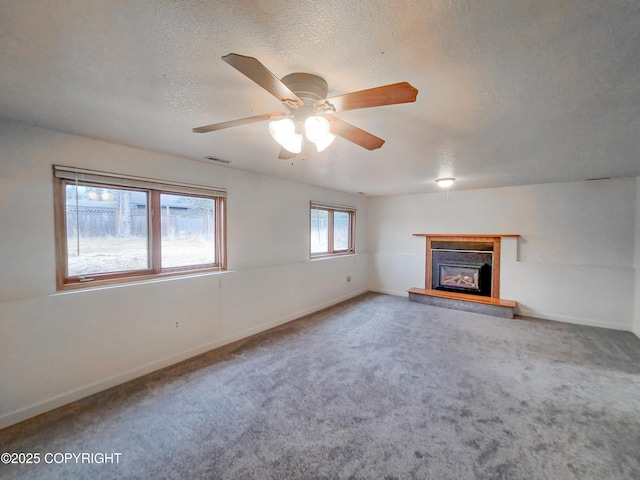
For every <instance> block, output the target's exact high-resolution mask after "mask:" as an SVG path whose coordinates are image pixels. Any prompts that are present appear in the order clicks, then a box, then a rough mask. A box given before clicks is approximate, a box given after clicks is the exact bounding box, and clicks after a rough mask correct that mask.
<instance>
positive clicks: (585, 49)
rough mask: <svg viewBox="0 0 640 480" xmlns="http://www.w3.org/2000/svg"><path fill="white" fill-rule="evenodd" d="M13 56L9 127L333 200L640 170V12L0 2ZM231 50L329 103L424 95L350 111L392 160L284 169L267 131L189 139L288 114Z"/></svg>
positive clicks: (514, 4) (245, 129) (324, 158)
mask: <svg viewBox="0 0 640 480" xmlns="http://www.w3.org/2000/svg"><path fill="white" fill-rule="evenodd" d="M0 47H1V48H0V72H1V73H0V115H1V116H2V117H4V118H7V119H10V120H16V121H19V122H24V123H27V124H32V125H37V126H42V127H45V128H51V129H54V130H58V131H63V132H69V133H73V134H77V135H82V136H86V137H91V138H97V139H103V140H107V141H111V142H116V143H120V144H124V145H131V146H136V147H140V148H144V149H147V150H154V151H160V152H166V153H170V154H174V155H179V156H183V157H187V158H193V159H197V160H200V161H204V160H203V157H206V156H214V157H217V158H221V159H225V160H229V161H231V162H232V163H231V164H230V168H238V169H241V170H248V171H254V172H259V173H264V174H267V175H271V176H276V177H280V178H285V179H290V180H294V181H299V182H304V183H309V184H314V185H319V186H324V187H329V188H333V189H336V190H342V191H347V192H365V193H366V194H368V195H388V194H400V193H414V192H415V193H417V192H429V191H435V190H436V189H437V187H436V186H435V183H434V181H433V180H434V179H435V178H437V177H438V176H441V175H444V176H450V175H451V176H455V177H457V178H458V182H457V183H456V185H455V186H454V187H453V188H454V189H470V188H484V187H494V186H504V185H517V184H532V183H546V182H554V181H572V180H583V179H588V178H599V177H619V176H635V175H640V129H639V128H638V127H639V126H640V115H639V113H640V108H639V107H640V2H638V1H637V0H628V1H625V0H579V1H578V0H576V1H570V0H557V1H553V0H530V1H527V0H503V1H498V0H483V1H477V0H469V1H463V0H449V1H444V0H422V1H408V0H405V1H401V0H395V1H393V2H389V1H388V0H375V1H374V0H368V1H358V2H345V1H343V0H331V1H316V2H312V1H300V2H291V1H283V0H258V1H255V0H254V1H240V0H218V1H202V0H201V1H196V0H153V1H151V0H150V1H146V2H145V1H141V0H135V1H133V0H132V1H123V0H102V1H100V0H68V1H65V2H48V1H43V0H20V1H17V0H0ZM230 52H234V53H239V54H243V55H248V56H253V57H256V58H258V59H259V60H260V61H261V62H262V63H263V64H264V65H265V66H266V67H267V68H268V69H269V70H271V71H272V72H273V73H274V74H275V75H276V76H278V77H283V76H284V75H286V74H288V73H291V72H298V71H301V72H308V73H313V74H316V75H320V76H322V77H324V78H325V80H326V81H327V82H328V84H329V96H332V95H338V94H342V93H348V92H352V91H356V90H362V89H366V88H371V87H376V86H379V85H386V84H390V83H396V82H401V81H408V82H410V83H411V84H412V85H413V86H415V87H416V88H417V89H418V90H419V94H418V99H417V101H416V102H415V103H410V104H404V105H393V106H385V107H378V108H372V109H366V110H355V111H349V112H343V113H341V114H339V115H338V116H339V117H340V118H341V119H343V120H345V121H347V122H349V123H352V124H354V125H357V126H358V127H360V128H363V129H365V130H367V131H369V132H371V133H373V134H374V135H377V136H379V137H382V138H383V139H385V140H386V143H385V144H384V145H383V147H382V148H381V149H379V150H375V151H368V150H365V149H363V148H361V147H359V146H357V145H355V144H353V143H350V142H348V141H346V140H344V139H342V138H338V139H337V140H336V141H335V142H334V143H333V145H331V146H330V147H329V148H328V149H327V150H326V151H324V152H322V153H320V154H318V153H308V154H307V156H306V159H304V160H301V159H294V161H293V162H292V161H285V160H278V159H277V156H278V152H279V147H278V145H277V144H276V143H275V142H274V141H273V140H272V139H271V137H270V135H269V133H268V125H267V123H266V122H262V123H256V124H251V125H245V126H241V127H236V128H233V129H228V130H224V131H218V132H211V133H207V134H194V133H192V132H191V129H192V128H193V127H197V126H200V125H205V124H209V123H215V122H223V121H227V120H233V119H236V118H240V117H247V116H252V115H258V114H262V113H269V112H275V111H284V109H283V107H282V106H281V104H280V103H279V102H278V100H276V99H275V98H274V97H273V96H271V95H270V94H269V93H267V92H266V91H264V90H262V89H261V88H260V87H258V86H257V85H256V84H254V83H253V82H251V81H250V80H249V79H248V78H246V77H245V76H244V75H242V74H240V73H239V72H238V71H237V70H235V69H233V68H232V67H230V66H229V65H227V64H226V63H225V62H223V61H222V60H221V56H223V55H225V54H227V53H230ZM0 148H1V146H0ZM292 163H293V164H292ZM105 168H107V166H105ZM212 174H213V169H212Z"/></svg>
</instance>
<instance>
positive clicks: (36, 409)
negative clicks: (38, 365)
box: [0, 288, 369, 428]
mask: <svg viewBox="0 0 640 480" xmlns="http://www.w3.org/2000/svg"><path fill="white" fill-rule="evenodd" d="M368 291H369V290H368V289H366V288H365V289H361V290H358V291H355V292H352V293H350V294H348V295H344V296H342V297H338V298H334V299H331V300H328V301H326V302H321V303H318V304H315V305H313V306H311V307H309V308H305V309H303V310H300V311H297V312H294V313H291V314H289V315H285V316H284V317H281V318H278V319H277V320H273V321H271V322H268V323H263V324H261V325H258V326H256V327H252V328H248V329H246V330H243V331H241V332H238V333H235V334H233V335H229V336H227V337H225V338H221V339H219V340H216V341H214V342H209V343H205V344H203V345H200V346H198V347H195V348H191V349H189V350H186V351H184V352H181V353H179V354H176V355H170V356H168V357H166V358H163V359H160V360H158V361H155V362H151V363H148V364H146V365H142V366H140V367H137V368H134V369H131V370H128V371H126V372H122V373H119V374H117V375H113V376H111V377H108V378H105V379H102V380H99V381H97V382H94V383H91V384H89V385H85V386H83V387H80V388H76V389H74V390H71V391H69V392H65V393H63V394H60V395H56V396H54V397H51V398H48V399H47V400H43V401H41V402H37V403H34V404H32V405H29V406H26V407H23V408H21V409H19V410H16V411H13V412H9V413H7V414H4V415H2V416H0V428H6V427H9V426H11V425H14V424H16V423H19V422H22V421H23V420H27V419H29V418H31V417H35V416H36V415H40V414H42V413H45V412H48V411H50V410H53V409H55V408H58V407H62V406H64V405H67V404H69V403H71V402H75V401H77V400H81V399H83V398H85V397H88V396H90V395H93V394H95V393H98V392H101V391H103V390H107V389H109V388H112V387H115V386H117V385H121V384H123V383H126V382H129V381H131V380H135V379H136V378H139V377H142V376H144V375H147V374H149V373H152V372H155V371H156V370H160V369H162V368H165V367H169V366H171V365H175V364H176V363H179V362H182V361H184V360H188V359H189V358H192V357H195V356H197V355H200V354H203V353H206V352H208V351H210V350H214V349H216V348H219V347H223V346H225V345H228V344H230V343H233V342H235V341H238V340H242V339H243V338H247V337H250V336H251V335H255V334H257V333H260V332H264V331H266V330H269V329H270V328H274V327H277V326H279V325H282V324H285V323H287V322H290V321H292V320H296V319H298V318H300V317H304V316H305V315H309V314H311V313H315V312H317V311H320V310H323V309H325V308H328V307H331V306H332V305H335V304H338V303H340V302H344V301H345V300H349V299H350V298H353V297H357V296H358V295H361V294H363V293H366V292H368Z"/></svg>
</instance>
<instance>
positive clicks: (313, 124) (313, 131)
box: [304, 115, 329, 143]
mask: <svg viewBox="0 0 640 480" xmlns="http://www.w3.org/2000/svg"><path fill="white" fill-rule="evenodd" d="M304 132H305V134H306V135H307V138H308V139H309V141H310V142H313V143H316V142H317V141H318V140H320V139H322V138H324V137H325V136H326V135H327V134H328V133H329V120H327V119H326V118H324V117H318V116H315V115H312V116H310V117H308V118H307V119H306V120H305V121H304Z"/></svg>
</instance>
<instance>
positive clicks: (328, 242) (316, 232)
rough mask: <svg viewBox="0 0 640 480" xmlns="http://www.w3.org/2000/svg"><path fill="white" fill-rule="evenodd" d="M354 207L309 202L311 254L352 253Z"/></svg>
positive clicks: (353, 248) (353, 249)
mask: <svg viewBox="0 0 640 480" xmlns="http://www.w3.org/2000/svg"><path fill="white" fill-rule="evenodd" d="M355 217H356V209H355V208H353V207H345V206H340V205H330V204H324V203H317V202H311V256H312V257H318V256H323V255H339V254H345V253H354V252H355V247H354V230H355V229H354V225H355Z"/></svg>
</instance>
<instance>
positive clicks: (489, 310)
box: [409, 233, 519, 318]
mask: <svg viewBox="0 0 640 480" xmlns="http://www.w3.org/2000/svg"><path fill="white" fill-rule="evenodd" d="M413 235H414V236H416V237H425V239H426V242H427V245H426V265H425V284H424V288H418V287H415V288H411V289H410V290H409V300H410V301H414V302H419V303H424V304H427V305H433V306H438V307H445V308H453V309H456V310H465V311H471V312H476V313H485V314H488V315H495V316H500V317H506V318H513V317H514V310H515V307H516V305H517V304H516V302H515V301H513V300H506V299H502V298H500V242H501V239H502V238H504V237H516V238H517V237H519V235H512V234H497V235H495V234H494V235H484V234H458V235H455V234H454V235H450V234H428V233H414V234H413ZM443 245H446V246H451V249H450V250H449V251H454V252H455V251H457V250H460V251H461V252H465V251H468V250H474V251H475V250H476V249H480V250H482V251H483V252H486V253H487V254H489V253H491V257H492V261H491V279H490V282H491V288H490V289H489V288H487V289H486V292H485V293H484V294H482V295H479V294H474V293H467V292H463V291H452V290H448V291H447V290H442V289H438V288H434V285H437V282H435V284H434V277H433V272H434V265H433V253H434V251H435V252H439V251H441V250H439V249H438V248H437V247H438V246H443Z"/></svg>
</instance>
